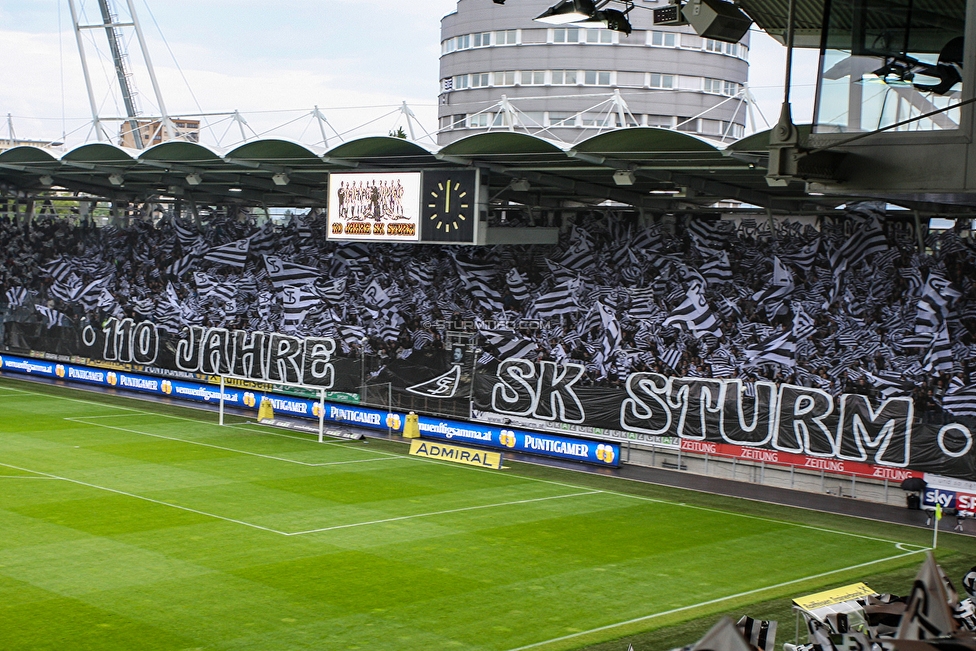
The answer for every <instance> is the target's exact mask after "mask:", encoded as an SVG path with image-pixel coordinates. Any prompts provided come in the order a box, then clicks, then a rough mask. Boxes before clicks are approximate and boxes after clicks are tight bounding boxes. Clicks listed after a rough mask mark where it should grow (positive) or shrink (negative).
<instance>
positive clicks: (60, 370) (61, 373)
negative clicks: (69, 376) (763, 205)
mask: <svg viewBox="0 0 976 651" xmlns="http://www.w3.org/2000/svg"><path fill="white" fill-rule="evenodd" d="M54 374H55V375H57V376H58V377H64V364H58V365H57V366H55V367H54Z"/></svg>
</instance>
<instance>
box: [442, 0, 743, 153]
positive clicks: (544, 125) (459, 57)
mask: <svg viewBox="0 0 976 651" xmlns="http://www.w3.org/2000/svg"><path fill="white" fill-rule="evenodd" d="M552 1H553V0H518V1H513V2H509V3H507V4H504V5H499V4H496V3H493V2H491V1H490V0H459V2H458V3H457V10H456V11H455V12H454V13H452V14H449V15H447V16H445V17H444V18H443V19H442V20H441V58H440V77H441V91H440V106H439V109H438V117H439V128H440V131H439V135H438V142H439V144H441V145H445V144H448V143H450V142H454V141H456V140H459V139H461V138H464V137H466V136H468V135H471V134H474V133H480V132H484V131H489V130H491V131H496V130H509V129H512V130H516V131H520V132H523V133H532V134H535V135H539V136H542V137H547V138H554V139H557V140H561V141H563V142H567V143H573V142H578V141H580V140H584V139H586V138H588V137H590V136H592V135H596V134H597V133H599V132H600V131H605V130H608V129H615V128H619V127H621V126H651V127H664V128H669V129H677V130H680V131H685V132H688V133H695V134H699V135H701V136H705V137H707V138H711V139H715V140H724V141H726V142H728V141H730V140H735V139H737V138H740V137H742V135H743V130H744V128H745V123H746V112H747V105H746V103H745V101H744V100H745V95H746V92H745V82H746V79H747V76H748V71H749V63H748V60H749V41H748V35H746V37H745V38H744V39H743V41H742V42H740V43H723V42H720V41H715V40H711V39H705V38H702V37H700V36H698V35H697V34H695V32H694V30H693V29H691V27H687V26H684V27H660V26H659V27H655V26H654V24H653V18H652V11H651V9H653V8H655V7H660V6H663V2H654V1H648V0H637V2H636V6H635V7H634V9H633V10H632V11H631V12H630V13H629V16H628V18H629V20H630V22H631V24H632V26H633V31H632V33H631V34H630V35H627V34H624V33H622V32H615V31H610V30H608V29H603V28H581V27H574V26H572V25H548V24H545V23H540V22H537V21H534V20H533V18H535V17H536V16H538V15H539V14H541V13H543V12H544V11H545V10H546V9H547V8H548V7H549V6H550V5H551V4H552Z"/></svg>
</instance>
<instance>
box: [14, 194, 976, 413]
mask: <svg viewBox="0 0 976 651" xmlns="http://www.w3.org/2000/svg"><path fill="white" fill-rule="evenodd" d="M325 222H326V219H325V216H324V215H320V214H310V215H306V216H304V217H296V218H293V219H292V220H291V222H290V223H287V224H284V225H278V226H276V227H275V226H272V225H271V224H270V223H267V224H264V225H263V226H258V225H257V223H256V222H255V220H254V219H253V218H252V217H251V216H250V215H248V214H247V213H240V212H232V213H231V214H229V215H228V214H222V215H217V214H215V215H212V216H210V217H209V219H208V220H207V221H206V223H205V224H203V225H200V224H199V223H197V225H196V226H194V225H193V224H192V223H190V220H185V221H184V220H181V219H175V218H173V217H172V216H164V217H162V218H160V219H155V220H152V219H149V218H144V219H136V220H134V221H132V222H131V223H129V224H128V225H127V226H124V227H121V226H106V227H100V228H96V227H95V226H94V225H93V224H92V223H91V222H90V221H83V220H77V219H74V220H66V219H63V218H59V217H57V216H54V215H49V216H41V217H37V218H35V219H34V220H33V222H32V223H31V224H29V225H23V224H17V223H15V222H13V221H11V220H10V219H9V218H2V219H0V247H2V250H3V252H4V253H3V255H4V257H5V259H4V264H3V265H2V266H0V297H5V307H4V309H5V319H6V320H18V321H33V322H34V323H44V324H46V325H47V326H48V327H53V326H57V325H76V324H78V323H79V322H81V321H83V320H85V319H87V320H88V321H89V322H92V323H100V322H102V321H103V320H104V319H106V318H107V317H109V316H117V317H131V318H133V319H136V320H137V321H139V320H143V319H149V320H152V321H154V322H156V323H157V324H159V325H160V326H161V327H163V328H167V329H169V330H171V331H173V332H177V331H178V330H179V329H180V328H181V327H182V326H184V325H188V324H194V325H207V326H222V327H227V328H239V329H249V330H265V331H276V330H285V331H289V332H292V333H294V334H297V335H317V336H335V337H336V338H337V339H339V340H340V341H341V345H342V349H343V352H344V353H345V354H349V355H358V354H360V353H362V352H365V353H366V354H372V355H376V356H378V357H380V358H394V357H400V358H404V357H406V356H409V355H410V354H411V352H412V351H413V350H415V349H418V348H423V347H431V346H433V347H439V346H443V342H444V341H445V340H446V336H447V331H448V330H452V329H457V330H468V331H471V332H472V333H480V335H481V336H482V338H481V340H480V341H481V345H482V347H483V350H484V354H483V355H482V359H481V361H482V363H487V362H490V360H491V359H492V358H501V357H504V356H505V355H506V353H509V354H513V355H518V356H522V357H527V358H530V359H548V360H554V361H557V362H566V361H576V362H579V363H581V364H583V365H585V366H586V368H587V372H586V376H585V379H584V383H586V384H605V385H610V386H619V385H621V384H622V383H623V382H624V381H625V380H626V377H627V375H628V374H630V373H633V372H636V371H654V372H659V373H662V374H664V375H673V376H696V377H726V378H730V377H738V378H742V379H743V380H745V381H746V383H747V386H748V383H749V382H751V381H755V380H760V379H769V380H773V381H777V382H790V383H794V384H801V385H805V386H816V387H820V388H823V389H825V390H827V391H829V392H831V393H833V394H835V395H836V394H839V393H842V392H844V393H861V394H866V395H869V396H871V397H872V398H881V397H888V396H892V395H911V396H913V397H914V398H915V401H916V409H917V410H919V411H920V412H922V413H923V414H927V417H930V418H941V416H940V415H939V414H941V403H942V399H943V397H944V396H945V394H946V393H947V392H950V391H952V390H954V389H956V390H958V389H959V387H963V386H968V385H970V384H972V383H974V382H976V377H973V376H972V374H973V373H976V364H974V360H976V345H974V333H976V283H974V279H976V247H974V246H973V241H972V240H971V239H969V238H968V237H965V235H966V234H965V233H961V232H956V231H947V232H945V233H942V234H939V235H934V234H930V235H928V238H927V239H926V240H925V242H924V244H925V250H924V251H920V250H919V240H918V238H917V237H916V235H917V234H916V233H914V232H913V230H912V229H910V228H909V229H903V228H901V227H900V222H897V221H896V220H894V219H886V217H885V216H884V215H883V214H878V213H875V212H872V211H871V210H867V209H865V210H863V211H861V212H858V211H847V212H846V213H844V214H838V216H837V217H835V218H829V219H821V220H820V221H819V222H818V224H817V227H816V228H815V227H814V226H813V225H812V224H805V225H801V224H799V223H796V222H792V223H791V222H789V221H777V222H772V221H771V220H765V219H761V220H758V223H757V221H754V220H751V219H741V220H734V221H733V220H722V221H719V222H713V223H705V222H703V221H702V220H701V219H700V218H697V217H692V216H685V217H678V218H677V219H675V220H674V222H673V223H672V222H661V221H658V222H657V223H642V222H640V221H639V219H638V217H637V216H636V215H634V214H629V213H625V214H615V213H613V212H592V213H580V214H578V215H577V216H576V217H575V220H574V223H572V224H566V227H565V228H564V229H563V232H562V235H561V238H560V242H559V244H557V245H547V246H543V245H525V246H494V247H450V246H435V245H408V244H389V245H387V244H348V243H346V244H339V243H335V242H331V241H328V240H327V239H326V223H325ZM871 228H874V229H875V230H876V231H877V232H878V233H883V237H884V238H885V244H886V249H885V250H883V251H880V250H874V251H872V252H871V253H870V254H868V255H866V256H863V257H861V258H860V259H852V260H850V261H849V262H850V263H851V264H846V263H845V264H844V265H843V267H841V268H838V266H839V265H838V262H837V260H836V259H833V258H832V253H833V252H836V251H838V250H840V249H841V248H842V247H843V244H844V242H845V241H847V240H849V239H850V238H851V234H852V233H858V232H863V231H864V230H865V229H871ZM248 238H249V239H248ZM245 239H248V243H249V249H248V250H247V257H246V262H244V263H243V266H241V267H237V266H234V265H232V264H226V263H224V262H217V261H213V260H209V259H208V256H207V254H206V252H207V251H208V250H213V248H215V247H219V246H221V245H224V244H227V243H229V242H234V241H241V240H245ZM719 251H721V252H724V254H725V255H727V262H726V263H725V264H726V265H727V268H726V269H725V270H724V271H722V270H721V269H719V271H718V272H717V274H713V275H709V273H707V272H704V271H702V270H703V269H706V268H708V267H709V261H714V259H715V255H716V253H717V252H719ZM804 251H806V252H808V253H810V252H812V253H810V257H809V259H808V260H806V261H802V260H801V258H802V253H803V252H804ZM268 255H270V256H275V257H276V258H278V259H281V260H285V261H288V262H290V263H293V264H294V265H301V266H304V267H306V268H314V269H315V270H316V273H315V274H314V275H315V276H316V277H315V278H310V279H309V280H310V282H308V283H307V284H306V285H305V286H304V287H302V288H301V292H300V293H299V294H298V296H299V299H300V300H301V301H304V302H303V305H304V306H305V309H304V310H303V311H300V312H299V313H298V314H293V315H292V317H293V321H291V322H290V323H286V320H287V318H288V314H287V310H286V309H284V306H283V305H282V296H281V291H280V290H281V286H280V285H278V284H276V283H275V282H274V280H275V279H274V278H272V276H271V275H270V274H269V271H268V268H267V266H266V264H265V259H264V256H268ZM774 256H775V257H776V260H775V261H774ZM780 261H783V262H782V266H783V267H785V268H787V269H789V272H790V275H791V278H790V285H789V291H788V292H787V295H786V296H785V297H784V296H779V297H778V299H777V302H776V303H775V304H774V305H771V304H770V303H769V302H768V301H766V302H764V301H763V299H762V294H763V290H764V288H768V287H770V284H771V282H773V281H774V280H775V279H774V275H775V274H776V273H777V271H776V269H775V266H776V265H777V264H780ZM713 267H714V265H713ZM513 269H514V270H515V271H514V272H513V271H512V270H513ZM935 276H937V277H939V278H941V279H943V281H944V282H943V283H942V284H941V285H940V287H941V288H942V291H943V292H944V296H945V298H944V299H943V300H942V301H941V305H942V310H943V312H942V314H941V315H938V316H939V318H941V319H942V320H943V324H944V328H945V331H946V332H947V333H948V337H949V342H950V344H951V353H949V354H948V355H949V357H948V358H947V357H946V356H945V355H943V356H942V357H939V358H937V359H935V360H934V361H933V358H932V354H933V353H932V350H931V346H929V347H926V346H924V345H922V346H919V345H917V343H916V344H911V342H909V344H906V343H905V341H906V340H910V339H912V337H913V335H915V334H916V332H917V313H918V304H919V301H920V298H921V297H922V295H923V294H924V293H925V292H926V291H927V290H928V291H932V290H931V289H930V288H929V282H928V280H929V278H932V277H935ZM695 287H697V288H698V290H699V291H700V292H701V295H702V296H703V297H704V298H705V299H706V301H707V304H706V305H704V306H703V309H704V310H706V311H707V312H709V313H710V315H711V316H714V321H715V324H714V326H713V327H712V328H711V329H710V330H709V331H708V332H707V333H706V332H702V331H700V330H698V331H696V330H695V328H694V327H693V326H690V325H689V323H687V322H675V321H674V320H673V319H672V320H670V323H669V324H668V325H665V321H669V316H673V315H674V313H675V311H676V310H678V309H679V308H680V307H681V306H682V305H687V304H688V301H689V296H691V293H690V292H692V291H693V290H694V288H695ZM222 288H223V289H222ZM371 288H372V290H371ZM560 292H562V293H565V294H566V300H565V301H563V302H562V303H560V304H559V306H558V307H556V308H553V307H552V306H551V305H550V304H549V303H547V307H546V308H545V309H543V308H542V307H541V303H540V301H541V298H542V297H549V298H550V299H551V297H552V296H553V295H558V294H559V293H560ZM0 300H4V299H3V298H0ZM597 304H599V309H597V307H598V306H597ZM800 313H802V314H804V315H806V316H807V318H808V319H809V329H808V331H807V332H806V333H805V334H804V335H802V336H799V335H798V336H797V337H796V338H795V339H794V340H791V342H790V346H789V347H788V348H789V350H787V351H786V353H785V354H786V355H787V357H786V358H784V357H783V355H782V354H780V355H779V356H778V357H775V356H774V357H770V356H768V355H764V354H762V352H760V353H758V354H757V352H756V351H757V350H758V349H761V348H762V345H763V342H766V341H768V340H770V339H771V338H775V336H776V335H777V334H779V333H783V332H788V331H789V330H790V329H791V328H792V329H794V331H795V329H796V319H797V315H798V314H800ZM5 343H6V342H5ZM757 347H758V348H757ZM943 352H944V351H943Z"/></svg>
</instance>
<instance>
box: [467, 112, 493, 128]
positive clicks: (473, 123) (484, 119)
mask: <svg viewBox="0 0 976 651" xmlns="http://www.w3.org/2000/svg"><path fill="white" fill-rule="evenodd" d="M490 120H491V117H490V116H489V115H488V114H487V113H478V114H477V115H469V116H468V128H469V129H483V128H485V127H487V126H488V122H489V121H490Z"/></svg>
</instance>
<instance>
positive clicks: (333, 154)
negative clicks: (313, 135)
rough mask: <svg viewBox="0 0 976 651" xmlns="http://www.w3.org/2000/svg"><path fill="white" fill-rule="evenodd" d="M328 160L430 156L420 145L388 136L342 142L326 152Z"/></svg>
mask: <svg viewBox="0 0 976 651" xmlns="http://www.w3.org/2000/svg"><path fill="white" fill-rule="evenodd" d="M325 155H326V157H328V158H377V157H382V156H431V153H430V151H428V150H426V149H424V148H423V147H421V146H420V145H418V144H416V143H413V142H410V141H409V140H404V139H403V138H391V137H389V136H370V137H366V138H357V139H356V140H350V141H349V142H344V143H342V144H341V145H339V146H338V147H334V148H332V149H330V150H329V151H328V152H326V154H325Z"/></svg>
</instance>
